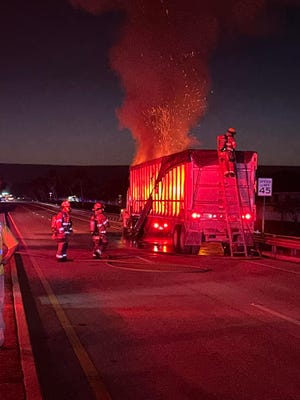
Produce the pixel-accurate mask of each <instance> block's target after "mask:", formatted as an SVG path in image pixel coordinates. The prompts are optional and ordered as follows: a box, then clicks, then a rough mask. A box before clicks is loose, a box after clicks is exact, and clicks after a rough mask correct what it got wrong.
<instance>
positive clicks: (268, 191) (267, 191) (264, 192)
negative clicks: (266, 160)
mask: <svg viewBox="0 0 300 400" xmlns="http://www.w3.org/2000/svg"><path fill="white" fill-rule="evenodd" d="M272 183H273V182H272V178H258V191H257V195H258V196H272Z"/></svg>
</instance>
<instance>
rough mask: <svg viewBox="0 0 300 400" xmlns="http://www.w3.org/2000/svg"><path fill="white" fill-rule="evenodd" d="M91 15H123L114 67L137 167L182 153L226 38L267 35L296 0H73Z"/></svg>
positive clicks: (120, 112)
mask: <svg viewBox="0 0 300 400" xmlns="http://www.w3.org/2000/svg"><path fill="white" fill-rule="evenodd" d="M70 2H71V3H72V5H73V6H74V7H80V8H82V9H85V10H87V11H88V12H91V13H94V14H101V13H104V12H107V11H112V10H123V12H124V13H125V15H126V19H125V23H124V26H123V27H122V35H121V38H120V41H119V43H117V44H116V45H115V46H114V47H113V48H112V49H111V54H110V62H111V67H112V68H113V69H114V70H115V71H116V72H117V74H118V75H119V77H120V80H121V83H122V85H123V88H124V100H123V104H122V107H121V108H120V109H119V110H117V115H118V118H119V121H120V126H121V127H122V128H128V129H129V130H130V131H131V133H132V136H133V138H134V140H135V142H136V155H135V159H134V162H133V163H140V162H143V161H146V160H149V159H152V158H156V157H160V156H162V155H167V154H170V153H173V152H177V151H181V150H184V149H186V148H188V147H190V146H192V145H194V144H195V143H196V142H197V141H196V138H194V137H193V136H191V135H190V134H189V131H190V129H191V128H192V127H193V126H194V125H195V124H196V123H197V122H198V121H199V119H200V118H201V117H202V116H203V115H204V113H205V112H206V108H207V101H206V98H207V95H208V93H209V91H210V87H211V82H210V73H209V61H210V57H211V55H212V52H213V50H214V49H215V47H216V45H217V43H218V40H219V39H220V37H221V35H224V34H228V35H236V34H248V35H254V34H259V35H267V34H269V33H270V32H271V31H272V30H274V29H275V28H276V26H277V25H278V23H280V6H282V5H288V4H299V0H208V1H206V2H204V1H203V2H202V1H200V0H127V1H126V0H70Z"/></svg>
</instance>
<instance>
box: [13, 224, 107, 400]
mask: <svg viewBox="0 0 300 400" xmlns="http://www.w3.org/2000/svg"><path fill="white" fill-rule="evenodd" d="M11 219H12V218H11ZM12 221H13V220H12ZM13 224H14V228H15V230H16V231H17V233H18V236H19V238H21V237H22V235H21V233H20V231H19V230H18V228H17V226H16V224H15V222H14V221H13ZM22 243H23V245H24V247H25V249H26V250H27V249H28V247H27V244H26V242H25V241H24V240H23V239H22ZM28 257H29V258H30V260H31V262H32V265H33V267H34V269H35V270H36V273H37V275H38V277H39V278H40V280H41V283H42V285H43V287H44V289H45V291H46V294H47V296H48V298H49V301H50V303H51V304H52V306H53V308H54V310H55V313H56V315H57V318H58V320H59V322H60V323H61V326H62V327H63V329H64V331H65V333H66V335H67V338H68V340H69V342H70V344H71V346H72V348H73V350H74V353H75V354H76V356H77V358H78V361H79V363H80V365H81V368H82V370H83V372H84V374H85V376H86V378H87V380H88V382H89V385H90V387H91V389H92V390H93V392H94V394H95V398H96V399H97V400H112V399H111V396H110V394H109V393H108V391H107V390H106V388H105V386H104V384H103V381H102V379H101V377H100V375H99V373H98V370H97V368H96V367H95V365H94V363H93V362H92V360H91V359H90V357H89V355H88V353H87V351H86V350H85V348H84V346H83V345H82V343H81V342H80V339H79V337H78V335H77V333H76V331H75V329H74V328H73V326H72V324H71V322H70V320H69V319H68V317H67V315H66V313H65V311H64V310H63V308H62V306H61V305H60V303H59V301H58V299H57V297H56V295H55V293H54V292H53V290H52V287H51V286H50V284H49V282H48V281H47V279H46V277H45V275H44V273H43V271H42V270H41V269H40V267H39V265H38V264H37V263H36V262H35V260H34V259H33V258H32V257H31V256H30V255H29V254H28Z"/></svg>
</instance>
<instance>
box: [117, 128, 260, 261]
mask: <svg viewBox="0 0 300 400" xmlns="http://www.w3.org/2000/svg"><path fill="white" fill-rule="evenodd" d="M231 129H232V128H231ZM229 131H230V129H229V130H228V132H229ZM224 139H226V135H224V136H218V149H217V150H198V149H188V150H184V151H181V152H178V153H175V154H171V155H167V156H164V157H160V158H157V159H154V160H151V161H147V162H144V163H141V164H138V165H133V166H131V167H130V181H129V189H128V193H127V206H126V210H125V212H124V213H123V215H124V218H123V224H124V234H125V236H126V237H127V238H131V239H143V240H146V239H147V237H153V235H157V234H158V235H159V236H160V237H168V238H170V239H171V240H172V243H173V247H174V250H175V251H176V252H179V253H190V254H198V253H199V250H200V248H201V247H202V246H205V245H207V244H208V243H219V244H221V245H222V248H223V249H224V252H225V254H226V253H227V254H229V255H231V256H237V255H242V256H248V255H250V254H251V252H252V251H253V232H254V221H255V214H256V209H255V188H256V169H257V153H256V152H254V151H235V146H233V148H230V146H229V148H228V147H227V148H226V146H224ZM234 143H235V142H234ZM231 147H232V146H231ZM229 165H230V170H228V166H229Z"/></svg>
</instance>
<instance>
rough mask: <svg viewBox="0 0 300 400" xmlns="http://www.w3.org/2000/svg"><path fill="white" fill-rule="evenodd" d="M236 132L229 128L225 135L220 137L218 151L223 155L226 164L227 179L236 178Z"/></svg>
mask: <svg viewBox="0 0 300 400" xmlns="http://www.w3.org/2000/svg"><path fill="white" fill-rule="evenodd" d="M235 134H236V131H235V129H234V128H229V129H228V130H227V132H226V133H225V135H221V136H219V137H218V150H219V152H221V153H223V154H222V155H224V161H225V164H226V170H225V173H224V175H225V176H226V177H229V176H231V177H234V176H235V160H236V159H235V149H236V141H235V138H234V136H235Z"/></svg>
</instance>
